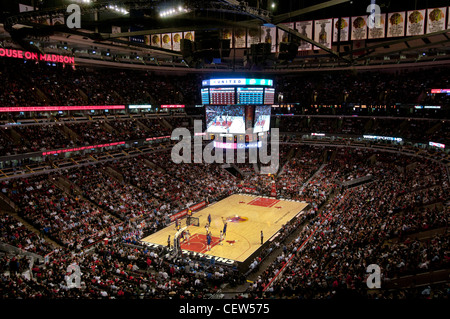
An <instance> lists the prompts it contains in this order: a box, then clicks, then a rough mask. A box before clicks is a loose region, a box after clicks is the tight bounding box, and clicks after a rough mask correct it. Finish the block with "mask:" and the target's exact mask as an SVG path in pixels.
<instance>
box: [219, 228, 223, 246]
mask: <svg viewBox="0 0 450 319" xmlns="http://www.w3.org/2000/svg"><path fill="white" fill-rule="evenodd" d="M222 242H223V232H222V231H220V241H219V245H223V243H222Z"/></svg>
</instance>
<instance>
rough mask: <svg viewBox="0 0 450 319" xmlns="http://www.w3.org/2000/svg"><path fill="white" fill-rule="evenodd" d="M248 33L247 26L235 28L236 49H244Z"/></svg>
mask: <svg viewBox="0 0 450 319" xmlns="http://www.w3.org/2000/svg"><path fill="white" fill-rule="evenodd" d="M246 35H247V32H245V28H236V29H234V34H233V39H234V47H235V48H236V49H242V48H245V47H246Z"/></svg>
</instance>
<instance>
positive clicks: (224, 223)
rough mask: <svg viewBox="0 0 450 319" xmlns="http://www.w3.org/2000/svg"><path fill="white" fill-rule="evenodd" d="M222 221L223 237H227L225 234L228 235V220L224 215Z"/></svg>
mask: <svg viewBox="0 0 450 319" xmlns="http://www.w3.org/2000/svg"><path fill="white" fill-rule="evenodd" d="M222 222H223V237H224V238H225V236H226V235H227V224H228V223H227V221H226V220H225V219H223V217H222Z"/></svg>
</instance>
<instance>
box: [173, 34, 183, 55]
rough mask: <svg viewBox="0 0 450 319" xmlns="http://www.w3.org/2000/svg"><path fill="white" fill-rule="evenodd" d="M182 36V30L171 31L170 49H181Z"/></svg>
mask: <svg viewBox="0 0 450 319" xmlns="http://www.w3.org/2000/svg"><path fill="white" fill-rule="evenodd" d="M182 38H183V33H182V32H174V33H172V50H174V51H181V39H182Z"/></svg>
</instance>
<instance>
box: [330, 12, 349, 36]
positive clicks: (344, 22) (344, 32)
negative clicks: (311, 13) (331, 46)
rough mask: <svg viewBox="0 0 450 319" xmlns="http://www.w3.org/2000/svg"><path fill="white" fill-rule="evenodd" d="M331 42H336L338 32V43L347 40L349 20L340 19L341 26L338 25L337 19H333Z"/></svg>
mask: <svg viewBox="0 0 450 319" xmlns="http://www.w3.org/2000/svg"><path fill="white" fill-rule="evenodd" d="M333 26H334V28H333V30H334V32H333V42H338V32H339V29H340V30H341V36H340V39H339V40H340V41H348V40H349V30H350V18H349V17H348V18H341V24H339V18H334V19H333Z"/></svg>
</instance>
